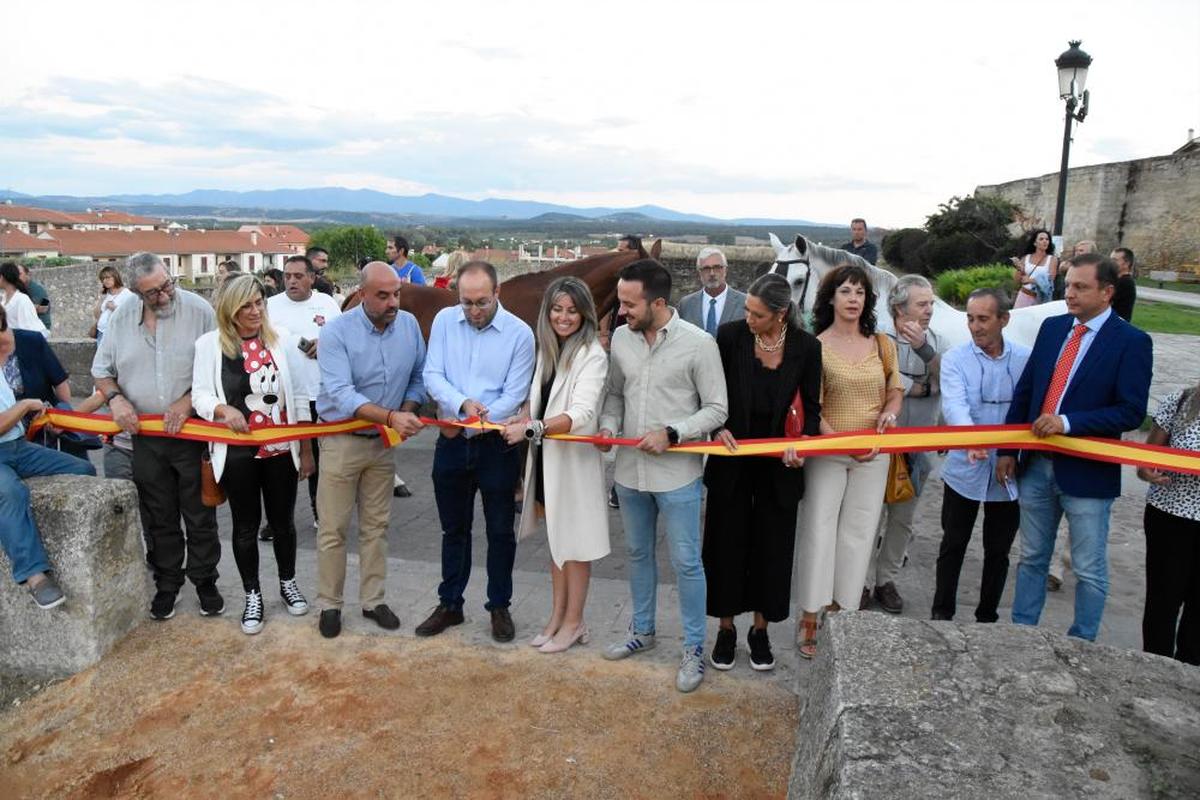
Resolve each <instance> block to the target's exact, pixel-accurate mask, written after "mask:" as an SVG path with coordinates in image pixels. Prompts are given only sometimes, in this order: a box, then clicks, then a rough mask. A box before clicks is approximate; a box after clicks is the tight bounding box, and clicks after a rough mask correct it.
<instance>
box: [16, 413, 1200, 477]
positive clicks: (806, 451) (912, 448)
mask: <svg viewBox="0 0 1200 800" xmlns="http://www.w3.org/2000/svg"><path fill="white" fill-rule="evenodd" d="M139 422H140V428H139V434H141V435H144V436H162V437H173V438H178V439H189V440H192V441H198V442H218V443H221V444H235V445H267V444H277V443H280V442H288V441H293V440H297V439H312V438H316V437H318V436H331V435H334V434H339V433H354V432H356V431H362V430H369V429H371V428H374V429H376V430H377V431H379V433H380V435H381V436H382V437H383V439H384V442H385V444H387V446H388V447H392V446H394V445H397V444H399V443H400V442H401V441H403V437H402V436H400V434H398V433H396V431H394V430H393V429H392V428H389V427H386V426H383V425H376V424H374V423H371V422H365V421H363V420H341V421H339V422H305V423H298V424H293V425H279V426H273V427H270V428H262V429H258V430H255V431H251V432H250V433H234V432H233V431H231V430H229V428H228V427H226V426H225V425H224V424H222V423H219V422H206V421H204V420H199V419H190V420H188V421H187V422H185V423H184V425H183V428H182V429H181V430H180V431H179V433H177V434H169V433H167V432H166V430H165V427H164V425H163V418H162V416H161V415H157V414H156V415H147V416H143V417H139ZM421 422H423V423H424V424H426V425H436V426H438V427H443V428H471V429H475V430H488V431H500V430H503V429H504V426H503V425H501V424H499V423H496V422H486V421H483V420H480V419H478V418H473V419H467V420H444V419H430V418H428V417H421ZM45 424H50V425H54V426H55V427H58V428H62V429H64V430H71V431H80V432H82V433H92V434H97V435H100V434H106V435H112V434H116V433H120V431H121V428H120V426H118V425H117V423H116V422H114V421H113V419H112V417H106V416H101V415H99V414H83V413H80V412H78V411H61V410H58V409H49V410H47V411H46V413H45V414H43V415H41V416H39V417H38V418H37V420H36V421H35V422H34V424H33V425H32V426H30V433H31V434H32V433H33V432H34V431H36V430H37V429H39V428H40V427H41V426H42V425H45ZM547 438H550V439H555V440H559V441H566V442H578V443H581V444H608V445H615V446H619V447H633V446H636V445H637V443H638V440H637V439H622V438H601V437H599V436H576V435H573V434H569V433H558V434H551V435H550V436H548V437H547ZM789 447H792V448H795V450H796V453H797V454H798V455H801V456H827V455H850V454H855V453H864V452H867V451H869V450H872V449H874V448H876V447H878V448H879V450H880V452H883V453H915V452H927V451H933V450H965V449H996V448H999V449H1006V450H1037V451H1042V452H1050V453H1059V454H1062V455H1068V456H1076V457H1078V458H1087V459H1091V460H1093V461H1106V462H1109V463H1113V464H1132V465H1134V466H1138V467H1150V468H1153V469H1158V470H1162V471H1165V472H1182V473H1189V474H1192V475H1200V453H1197V452H1193V451H1190V450H1176V449H1173V448H1170V447H1162V446H1158V445H1150V444H1141V443H1139V442H1126V441H1121V440H1117V439H1097V438H1092V437H1087V436H1048V437H1046V438H1044V439H1040V438H1038V437H1037V436H1034V435H1033V432H1032V431H1031V430H1030V429H1029V427H1028V426H1025V425H973V426H963V427H954V426H945V427H929V428H894V429H892V430H889V431H888V432H887V433H882V434H879V433H875V432H874V431H869V430H867V431H852V432H848V433H834V434H830V435H827V436H810V437H806V438H803V439H782V438H781V439H743V440H742V441H740V442H738V449H737V451H736V452H733V453H731V452H729V450H727V449H726V448H725V446H724V445H722V444H720V443H718V442H709V441H705V442H688V443H685V444H679V445H675V446H674V447H671V448H670V451H671V452H678V453H693V454H703V455H712V456H773V455H779V454H781V453H783V451H784V450H785V449H787V448H789Z"/></svg>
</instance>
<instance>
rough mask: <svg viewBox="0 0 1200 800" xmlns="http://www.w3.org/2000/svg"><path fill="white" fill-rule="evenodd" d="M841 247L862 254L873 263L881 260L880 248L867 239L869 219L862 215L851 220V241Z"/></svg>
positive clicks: (857, 254) (855, 253)
mask: <svg viewBox="0 0 1200 800" xmlns="http://www.w3.org/2000/svg"><path fill="white" fill-rule="evenodd" d="M841 249H843V250H845V251H846V252H847V253H854V255H856V256H861V257H862V258H865V259H866V260H867V261H869V262H870V263H872V264H874V263H875V262H876V261H878V260H879V248H878V247H876V246H875V245H874V244H873V243H872V242H868V241H867V221H866V220H865V219H863V218H862V217H855V218H854V219H852V220H850V241H848V242H846V243H845V244H844V245H842V248H841Z"/></svg>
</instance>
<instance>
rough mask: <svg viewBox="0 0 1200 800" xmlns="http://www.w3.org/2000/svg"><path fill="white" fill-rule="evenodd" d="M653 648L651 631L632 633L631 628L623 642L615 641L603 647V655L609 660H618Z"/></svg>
mask: <svg viewBox="0 0 1200 800" xmlns="http://www.w3.org/2000/svg"><path fill="white" fill-rule="evenodd" d="M653 649H654V634H653V633H634V632H633V630H632V629H631V630H630V631H629V637H628V638H627V639H626V640H625V641H623V642H616V643H614V644H610V645H609V646H608V647H606V648H604V657H605V658H606V659H608V660H609V661H619V660H620V659H622V658H629V657H630V656H635V655H637V654H638V653H644V652H646V651H647V650H653Z"/></svg>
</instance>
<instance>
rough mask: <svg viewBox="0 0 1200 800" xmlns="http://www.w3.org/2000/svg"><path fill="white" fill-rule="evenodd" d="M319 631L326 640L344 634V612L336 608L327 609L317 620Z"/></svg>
mask: <svg viewBox="0 0 1200 800" xmlns="http://www.w3.org/2000/svg"><path fill="white" fill-rule="evenodd" d="M317 630H319V631H321V635H322V636H324V637H325V638H326V639H332V638H334V637H335V636H337V635H338V634H339V633H341V632H342V612H341V611H339V610H338V609H336V608H327V609H325V610H324V611H322V612H321V618H320V619H319V620H317Z"/></svg>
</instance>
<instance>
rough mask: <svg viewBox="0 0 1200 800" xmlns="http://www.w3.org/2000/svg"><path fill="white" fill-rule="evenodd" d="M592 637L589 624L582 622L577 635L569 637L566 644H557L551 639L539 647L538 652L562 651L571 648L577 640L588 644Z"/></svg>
mask: <svg viewBox="0 0 1200 800" xmlns="http://www.w3.org/2000/svg"><path fill="white" fill-rule="evenodd" d="M591 639H592V635H591V633H590V632H589V631H588V627H587V625H584V624H583V623H580V625H579V627H578V628H576V629H575V635H574V636H572V637H571V638H570V639H568V640H567V643H566V644H556V643H555V641H554V640H553V639H551V640H550V641H548V642H546V643H545V644H543V645H542V646H541V647H539V648H538V652H541V653H561V652H563V651H565V650H570V649H571V647H572V645H574V644H575V643H577V642H578V643H579V644H587V643H588V642H589V641H591Z"/></svg>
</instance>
